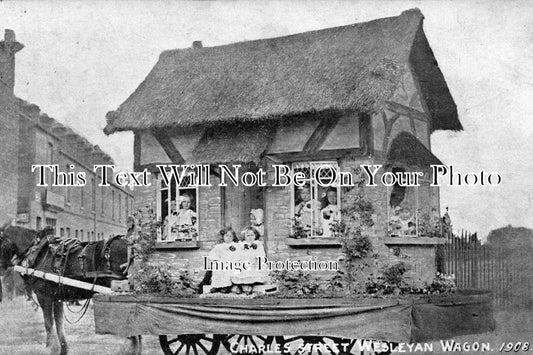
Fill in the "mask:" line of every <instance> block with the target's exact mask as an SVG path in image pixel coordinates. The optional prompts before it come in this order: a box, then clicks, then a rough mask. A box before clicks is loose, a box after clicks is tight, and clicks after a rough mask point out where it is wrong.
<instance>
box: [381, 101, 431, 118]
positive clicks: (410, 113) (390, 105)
mask: <svg viewBox="0 0 533 355" xmlns="http://www.w3.org/2000/svg"><path fill="white" fill-rule="evenodd" d="M385 108H386V109H387V110H389V111H392V112H394V113H398V114H400V115H402V116H406V117H410V118H414V119H415V120H419V121H423V122H429V120H428V116H427V115H426V114H425V113H424V112H421V111H418V110H415V109H413V108H410V107H407V106H404V105H402V104H399V103H397V102H392V101H385Z"/></svg>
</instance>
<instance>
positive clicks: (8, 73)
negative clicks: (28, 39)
mask: <svg viewBox="0 0 533 355" xmlns="http://www.w3.org/2000/svg"><path fill="white" fill-rule="evenodd" d="M22 48H24V45H22V44H20V43H19V42H17V40H16V38H15V32H13V30H8V29H6V30H5V34H4V40H3V41H0V86H3V87H4V88H7V90H9V92H10V93H13V89H14V88H15V53H17V52H18V51H20V50H21V49H22Z"/></svg>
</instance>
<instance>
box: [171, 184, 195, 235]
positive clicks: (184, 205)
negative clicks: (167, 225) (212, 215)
mask: <svg viewBox="0 0 533 355" xmlns="http://www.w3.org/2000/svg"><path fill="white" fill-rule="evenodd" d="M191 200H192V198H191V196H190V195H189V194H183V195H181V196H180V209H179V211H178V212H177V214H176V223H175V225H174V228H175V229H176V230H177V234H178V239H185V240H190V239H194V238H195V237H196V236H197V230H196V212H194V211H193V210H192V209H191V205H192V203H191Z"/></svg>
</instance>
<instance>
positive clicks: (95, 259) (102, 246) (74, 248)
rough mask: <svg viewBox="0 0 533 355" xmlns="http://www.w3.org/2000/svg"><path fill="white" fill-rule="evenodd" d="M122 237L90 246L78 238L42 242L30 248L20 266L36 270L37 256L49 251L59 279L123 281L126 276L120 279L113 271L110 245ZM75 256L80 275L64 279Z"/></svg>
mask: <svg viewBox="0 0 533 355" xmlns="http://www.w3.org/2000/svg"><path fill="white" fill-rule="evenodd" d="M120 237H121V236H114V237H112V238H110V239H107V240H100V241H96V242H88V243H87V242H82V241H80V240H79V239H76V238H62V239H59V240H57V239H51V240H50V239H48V238H41V240H38V241H37V243H35V244H34V245H33V246H32V247H31V248H29V250H28V251H27V252H26V255H25V257H24V259H23V261H22V263H21V264H22V266H25V267H30V268H33V267H35V266H36V265H35V264H36V261H37V258H38V256H39V255H40V254H41V252H44V250H45V249H46V251H47V253H50V254H51V257H52V260H53V261H52V268H53V270H54V272H55V273H56V274H58V275H60V276H75V277H83V278H91V279H93V278H94V279H98V278H113V279H123V278H124V276H123V275H117V274H116V273H114V272H113V271H112V270H111V244H112V243H113V241H114V240H115V239H118V238H120ZM72 256H77V263H78V267H77V268H75V270H76V273H78V272H79V275H65V271H66V269H67V263H68V260H69V257H70V258H72ZM73 266H74V265H73Z"/></svg>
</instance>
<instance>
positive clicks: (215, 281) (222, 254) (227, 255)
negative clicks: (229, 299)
mask: <svg viewBox="0 0 533 355" xmlns="http://www.w3.org/2000/svg"><path fill="white" fill-rule="evenodd" d="M220 236H221V237H222V243H219V244H216V245H215V246H214V247H213V249H212V250H211V251H210V252H209V255H208V260H209V261H212V262H217V264H219V265H221V264H230V263H232V262H235V261H236V260H237V259H238V257H239V255H240V250H241V246H240V245H239V243H237V235H236V234H235V231H234V230H233V229H232V228H224V229H222V230H221V231H220ZM234 273H235V272H234V271H233V270H224V269H223V270H215V269H213V275H212V277H211V286H212V289H211V291H210V292H212V293H213V292H222V293H228V292H229V291H230V290H231V287H232V285H233V284H232V282H231V279H232V276H233V275H234Z"/></svg>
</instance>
